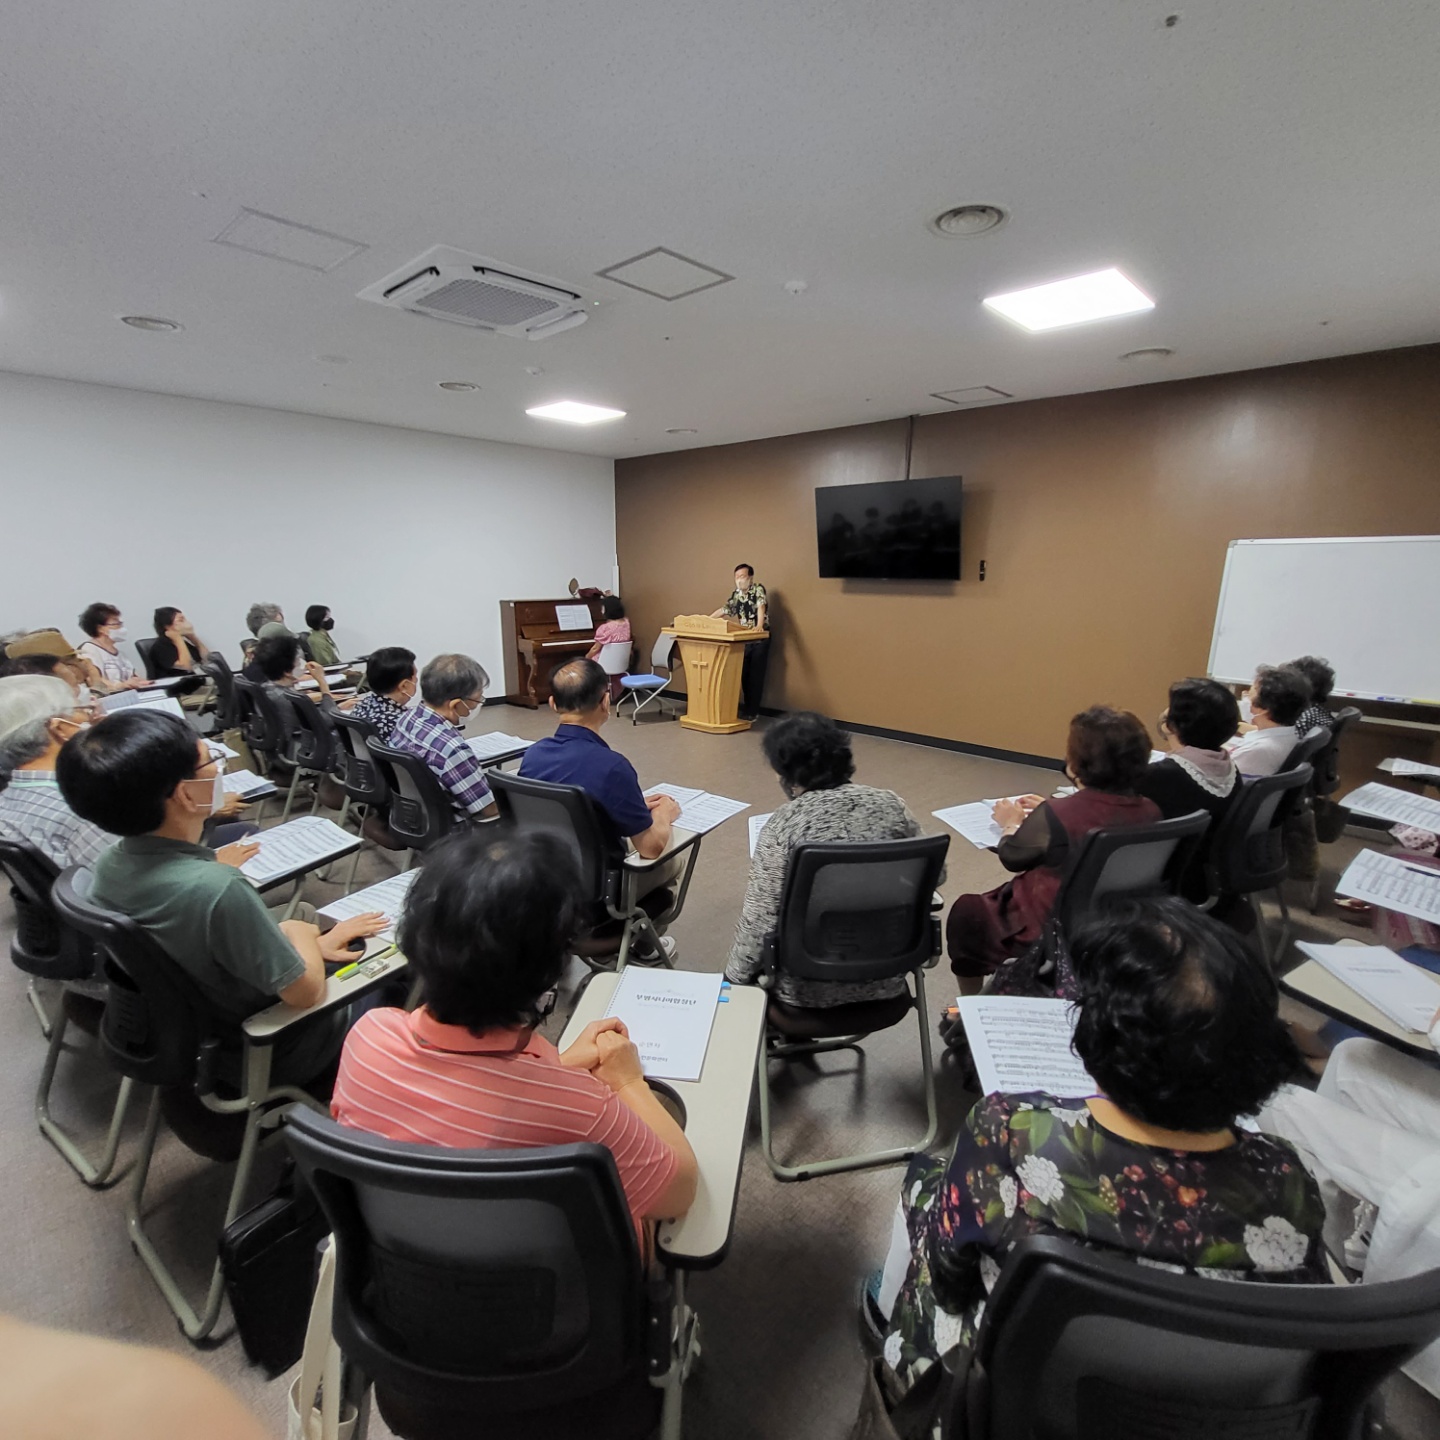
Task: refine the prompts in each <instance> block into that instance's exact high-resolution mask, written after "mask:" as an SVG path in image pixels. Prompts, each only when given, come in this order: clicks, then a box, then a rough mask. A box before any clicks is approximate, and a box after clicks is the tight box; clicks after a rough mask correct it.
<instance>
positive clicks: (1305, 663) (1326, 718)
mask: <svg viewBox="0 0 1440 1440" xmlns="http://www.w3.org/2000/svg"><path fill="white" fill-rule="evenodd" d="M1287 668H1288V669H1291V670H1298V671H1299V672H1300V673H1301V674H1302V675H1303V676H1304V677H1305V681H1306V683H1307V684H1308V685H1309V686H1310V703H1309V704H1308V705H1307V706H1306V707H1305V708H1304V709H1303V710H1302V711H1301V712H1300V718H1299V719H1298V720H1296V722H1295V734H1296V736H1297V737H1298V738H1299V739H1301V740H1303V739H1304V738H1305V737H1306V736H1307V735H1308V734H1309V733H1310V732H1311V731H1312V730H1318V729H1319V728H1320V727H1321V726H1322V725H1325V726H1331V725H1334V723H1335V716H1334V713H1333V712H1332V711H1331V710H1330V708H1329V707H1328V706H1327V705H1326V703H1325V702H1326V701H1327V700H1329V698H1330V692H1331V691H1332V690H1333V689H1334V688H1335V671H1334V669H1333V668H1332V667H1331V664H1330V662H1329V661H1328V660H1322V659H1321V658H1320V657H1319V656H1318V655H1302V656H1301V657H1300V658H1299V659H1298V660H1292V661H1291V662H1290V664H1289V666H1288V667H1287Z"/></svg>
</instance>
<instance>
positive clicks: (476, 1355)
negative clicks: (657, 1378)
mask: <svg viewBox="0 0 1440 1440" xmlns="http://www.w3.org/2000/svg"><path fill="white" fill-rule="evenodd" d="M285 1142H286V1144H287V1146H288V1147H289V1149H290V1152H291V1154H292V1155H293V1156H294V1157H295V1161H296V1164H297V1165H298V1166H299V1168H300V1170H301V1172H302V1174H303V1175H304V1176H305V1179H306V1180H307V1181H308V1182H309V1184H310V1186H311V1188H312V1189H313V1191H314V1193H315V1196H316V1198H317V1199H318V1200H319V1202H320V1206H321V1208H322V1210H323V1211H324V1212H325V1218H326V1219H327V1220H328V1221H329V1223H330V1227H331V1231H332V1233H333V1234H334V1236H335V1246H336V1257H335V1258H336V1270H335V1278H336V1285H335V1311H334V1332H335V1338H336V1340H337V1341H338V1342H339V1345H340V1348H341V1349H342V1350H343V1351H344V1353H345V1355H346V1357H347V1358H348V1359H349V1360H351V1361H353V1362H354V1363H355V1364H356V1365H358V1366H359V1367H360V1369H361V1370H363V1371H364V1372H365V1373H366V1374H367V1375H368V1376H369V1377H370V1378H371V1379H372V1380H373V1381H374V1383H375V1386H376V1392H377V1396H378V1397H379V1400H380V1405H381V1410H382V1413H383V1412H384V1411H385V1409H386V1408H387V1407H386V1404H385V1399H386V1392H387V1391H397V1392H400V1393H402V1394H408V1395H411V1396H415V1397H419V1398H422V1399H423V1401H425V1402H427V1403H428V1405H429V1406H430V1407H431V1408H434V1409H441V1410H451V1411H468V1412H469V1413H470V1415H471V1417H472V1420H473V1417H474V1416H483V1415H485V1414H487V1413H503V1414H505V1415H506V1416H507V1417H508V1416H515V1415H519V1414H523V1413H525V1412H527V1411H530V1412H533V1411H543V1410H545V1409H546V1408H548V1407H551V1406H555V1405H557V1404H562V1403H564V1402H567V1401H575V1400H581V1399H583V1398H584V1397H586V1396H589V1395H598V1394H599V1393H600V1392H601V1391H604V1390H606V1389H608V1388H610V1387H611V1386H613V1385H615V1384H616V1382H617V1381H618V1380H619V1379H621V1378H622V1377H623V1376H625V1375H626V1374H627V1373H628V1374H632V1375H633V1374H635V1373H636V1372H637V1371H638V1370H640V1369H641V1367H643V1366H644V1364H645V1345H644V1334H643V1326H642V1321H643V1316H644V1305H643V1292H642V1288H641V1286H642V1272H641V1266H640V1256H639V1251H638V1247H637V1244H636V1238H635V1227H634V1223H633V1221H632V1220H631V1218H630V1213H629V1210H628V1208H627V1206H626V1203H625V1195H624V1191H623V1189H622V1188H621V1185H620V1177H619V1173H618V1172H617V1170H616V1168H615V1160H614V1157H613V1156H612V1155H611V1153H610V1151H609V1150H607V1149H606V1148H605V1147H604V1146H602V1145H593V1144H581V1145H561V1146H554V1147H544V1148H540V1147H536V1148H533V1149H504V1150H500V1149H496V1150H456V1149H448V1148H445V1147H442V1146H438V1145H412V1144H406V1143H404V1142H400V1141H395V1140H384V1139H381V1138H380V1137H378V1136H374V1135H368V1134H365V1133H364V1132H362V1131H359V1130H355V1129H352V1128H350V1127H347V1126H343V1125H338V1124H336V1123H335V1122H334V1121H332V1120H330V1119H328V1118H327V1117H324V1116H321V1115H317V1114H314V1113H313V1112H310V1111H308V1110H305V1109H304V1107H301V1106H296V1107H295V1108H294V1109H293V1110H292V1111H291V1112H290V1116H289V1119H288V1122H287V1124H286V1127H285ZM507 1433H513V1431H512V1430H507ZM536 1433H537V1434H539V1433H543V1432H540V1431H537V1432H536Z"/></svg>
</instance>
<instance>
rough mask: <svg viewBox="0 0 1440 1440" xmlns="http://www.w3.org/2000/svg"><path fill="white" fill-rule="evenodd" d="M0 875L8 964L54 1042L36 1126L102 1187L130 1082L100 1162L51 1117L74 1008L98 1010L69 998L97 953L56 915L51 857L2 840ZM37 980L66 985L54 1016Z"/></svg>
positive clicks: (108, 1179)
mask: <svg viewBox="0 0 1440 1440" xmlns="http://www.w3.org/2000/svg"><path fill="white" fill-rule="evenodd" d="M0 870H3V871H4V873H5V876H6V878H7V879H8V880H9V881H10V898H11V899H12V900H13V901H14V904H15V921H16V925H15V936H14V939H12V940H11V942H10V958H11V959H12V960H13V961H14V962H15V964H16V966H17V967H18V968H19V969H20V970H23V971H24V972H25V973H26V974H27V975H29V976H30V983H29V986H28V987H27V995H28V998H29V1000H30V1003H31V1005H32V1006H34V1009H35V1014H36V1015H37V1016H38V1017H39V1020H40V1029H41V1031H42V1032H43V1033H44V1035H45V1037H46V1039H48V1040H49V1042H50V1045H49V1048H48V1049H47V1050H46V1052H45V1065H44V1068H43V1069H42V1070H41V1072H40V1084H39V1086H38V1088H37V1089H36V1092H35V1123H36V1124H37V1125H38V1126H39V1128H40V1133H41V1134H42V1135H43V1136H44V1137H45V1138H46V1139H47V1140H48V1141H49V1142H50V1143H51V1144H52V1145H53V1146H54V1147H55V1148H56V1149H57V1150H58V1151H59V1152H60V1154H61V1156H62V1157H63V1158H64V1160H65V1162H66V1164H68V1165H69V1166H70V1167H71V1168H72V1169H73V1170H74V1171H75V1173H76V1174H77V1175H79V1177H80V1178H81V1179H82V1180H83V1181H84V1182H85V1183H86V1184H87V1185H89V1186H90V1187H91V1188H92V1189H95V1190H99V1189H103V1188H104V1187H105V1186H106V1185H109V1184H112V1183H113V1181H114V1179H115V1178H116V1177H115V1174H114V1171H115V1159H116V1156H117V1155H118V1153H119V1149H120V1131H121V1129H122V1127H123V1126H124V1124H125V1112H126V1110H127V1109H128V1108H129V1104H130V1091H131V1082H130V1081H129V1080H128V1079H125V1080H122V1081H121V1082H120V1090H119V1092H118V1094H117V1095H116V1097H115V1108H114V1110H113V1111H112V1112H111V1117H110V1128H109V1131H108V1133H107V1135H106V1138H105V1147H104V1149H103V1150H102V1152H101V1154H100V1158H99V1159H98V1160H91V1159H90V1158H89V1157H88V1156H87V1155H86V1154H85V1153H84V1151H82V1150H81V1149H80V1147H79V1145H78V1144H77V1143H76V1141H75V1140H74V1138H73V1137H72V1136H71V1135H70V1133H69V1132H68V1131H67V1130H65V1129H64V1127H63V1126H61V1125H60V1124H59V1122H58V1121H56V1120H55V1118H54V1117H53V1116H52V1115H51V1113H50V1090H51V1087H52V1086H53V1084H54V1082H55V1072H56V1070H57V1069H58V1067H59V1064H60V1056H61V1055H62V1054H63V1053H64V1050H65V1037H66V1034H67V1033H68V1031H69V1026H70V1021H71V1019H72V1017H73V1015H74V1013H75V1009H77V1008H78V1007H79V1006H84V1007H86V1009H95V1008H98V1007H96V1006H95V1005H94V1002H93V1000H89V999H87V998H86V997H81V996H79V995H72V993H71V991H70V988H69V987H70V982H72V981H76V980H89V979H91V978H92V976H93V975H94V973H95V947H94V946H93V945H92V944H91V943H90V941H89V940H87V939H86V938H85V936H84V935H82V934H81V933H80V932H79V931H78V930H76V929H75V928H74V927H73V926H71V925H67V924H66V923H65V921H64V920H63V919H62V918H61V916H60V915H59V914H58V913H57V911H56V909H55V905H54V903H53V900H52V890H53V887H54V884H55V877H56V876H57V875H58V874H59V871H58V870H57V869H56V867H55V865H54V863H53V862H52V861H51V860H50V858H49V856H47V855H44V854H42V853H41V852H40V851H39V850H37V849H36V848H35V847H34V846H33V845H30V844H28V843H27V842H25V841H23V840H7V839H3V838H0ZM39 980H53V981H55V982H56V983H57V984H58V985H59V986H60V987H61V996H60V1004H59V1005H58V1006H57V1007H56V1011H55V1014H54V1015H53V1016H51V1015H49V1014H47V1012H46V1010H45V1006H44V1004H43V1003H42V1001H41V999H40V995H39V993H38V991H37V989H36V982H37V981H39ZM72 1007H75V1008H72ZM81 1020H82V1024H83V1025H84V1026H86V1027H87V1028H89V1027H91V1026H93V1021H91V1020H90V1019H89V1018H88V1017H87V1016H85V1015H82V1016H81Z"/></svg>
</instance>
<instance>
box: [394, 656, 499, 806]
mask: <svg viewBox="0 0 1440 1440" xmlns="http://www.w3.org/2000/svg"><path fill="white" fill-rule="evenodd" d="M489 683H490V677H489V676H488V675H487V674H486V673H485V667H484V666H483V665H482V664H481V663H480V662H479V661H478V660H472V659H471V658H470V657H469V656H468V655H437V656H436V657H435V658H434V659H433V660H432V661H431V662H430V663H429V664H428V665H427V666H426V667H425V668H424V670H422V671H421V672H420V697H421V699H422V701H423V702H424V703H423V704H421V705H417V706H415V707H414V708H413V709H408V710H406V711H405V713H404V714H403V715H402V716H401V717H400V719H399V720H398V721H396V723H395V727H394V729H392V730H391V732H390V739H389V741H388V742H387V743H388V744H389V745H391V746H392V747H393V748H394V749H396V750H403V751H405V752H406V754H408V755H417V756H419V758H420V759H421V760H423V761H424V762H425V763H426V764H427V765H428V766H429V767H430V769H431V771H432V772H433V773H434V775H435V778H436V779H437V780H438V781H439V782H440V784H441V786H442V787H443V788H444V789H445V790H446V791H447V792H448V793H449V795H450V801H451V803H452V804H453V805H454V806H455V809H456V810H457V811H458V812H459V813H460V814H461V815H464V816H470V817H471V818H475V817H479V818H481V819H486V820H488V819H490V818H491V817H493V816H494V815H496V814H497V813H498V811H497V809H496V805H495V797H494V796H493V795H492V794H491V793H490V786H489V785H488V784H487V783H486V780H485V771H484V770H483V768H482V767H481V765H480V762H479V761H478V760H477V759H476V758H475V752H474V751H473V750H472V749H471V748H470V747H469V746H468V745H467V744H466V743H465V737H464V735H463V733H462V730H463V727H464V725H465V722H466V721H467V720H468V719H469V718H470V717H471V716H472V715H473V714H474V713H475V712H476V711H477V710H478V709H479V708H480V707H481V705H483V704H484V703H485V687H486V686H487V685H488V684H489Z"/></svg>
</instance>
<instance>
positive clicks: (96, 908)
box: [51, 866, 216, 1085]
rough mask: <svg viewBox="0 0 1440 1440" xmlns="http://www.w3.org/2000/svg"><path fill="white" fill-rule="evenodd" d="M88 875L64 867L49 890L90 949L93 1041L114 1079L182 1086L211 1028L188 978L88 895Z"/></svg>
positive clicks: (135, 928) (125, 919) (126, 920)
mask: <svg viewBox="0 0 1440 1440" xmlns="http://www.w3.org/2000/svg"><path fill="white" fill-rule="evenodd" d="M90 883H91V876H90V872H89V871H88V870H86V869H84V868H83V867H80V866H72V867H71V868H70V869H68V870H64V871H62V872H61V873H60V875H59V876H58V877H57V879H56V881H55V886H54V889H53V891H52V892H51V893H52V894H53V896H54V900H55V909H56V910H57V911H58V912H59V913H60V916H61V918H62V919H64V920H65V921H66V922H68V923H69V924H71V925H73V926H74V927H75V928H76V929H77V930H78V931H80V933H81V934H82V935H85V936H86V937H87V938H88V939H89V940H90V942H91V943H92V944H93V945H94V946H95V950H96V954H97V956H98V958H99V960H100V973H101V975H102V976H103V978H104V980H105V982H106V985H107V987H108V992H109V993H108V994H107V996H106V1000H105V1017H104V1019H103V1020H102V1021H101V1023H100V1041H101V1044H102V1045H104V1047H105V1050H106V1053H107V1054H108V1056H109V1058H110V1061H111V1063H112V1064H113V1065H114V1066H115V1068H116V1069H117V1070H119V1071H120V1072H121V1073H122V1074H125V1075H130V1076H133V1077H134V1078H135V1079H136V1080H140V1081H143V1082H144V1083H145V1084H147V1085H190V1084H192V1083H193V1081H194V1078H195V1069H196V1064H197V1058H198V1056H199V1053H200V1046H201V1042H202V1041H204V1040H207V1039H209V1038H211V1036H212V1034H214V1033H215V1028H216V1027H215V1026H214V1025H213V1024H212V1023H211V1021H210V1011H209V1007H207V1005H206V1004H205V1000H204V997H203V996H202V995H201V994H200V991H199V990H198V989H197V988H196V986H195V984H194V982H193V981H192V980H191V979H190V977H189V976H188V975H186V974H185V972H184V971H183V970H182V969H181V968H180V967H179V966H178V965H177V964H176V963H175V962H174V961H173V960H172V959H171V958H170V957H169V956H168V955H167V954H166V953H165V952H164V951H163V950H162V949H161V948H160V946H159V945H158V944H156V942H155V941H154V940H152V939H151V938H150V936H149V935H148V934H146V932H145V930H144V929H143V928H142V927H141V926H140V925H138V924H136V922H135V921H134V920H132V919H131V918H130V917H129V916H128V915H122V914H120V912H119V911H117V910H110V909H107V908H106V907H105V906H103V905H99V904H97V903H96V902H95V901H94V900H93V899H91V897H90Z"/></svg>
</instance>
